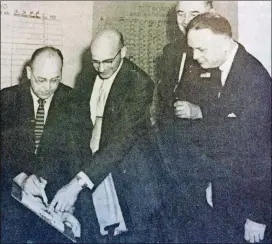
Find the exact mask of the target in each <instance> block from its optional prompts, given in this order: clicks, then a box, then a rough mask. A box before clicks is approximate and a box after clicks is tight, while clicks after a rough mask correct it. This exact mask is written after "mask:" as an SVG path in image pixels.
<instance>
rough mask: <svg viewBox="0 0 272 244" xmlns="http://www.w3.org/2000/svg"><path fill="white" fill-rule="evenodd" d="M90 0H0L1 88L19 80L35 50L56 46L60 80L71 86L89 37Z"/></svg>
mask: <svg viewBox="0 0 272 244" xmlns="http://www.w3.org/2000/svg"><path fill="white" fill-rule="evenodd" d="M92 11H93V2H91V1H71V2H70V1H1V89H3V88H5V87H9V86H13V85H16V84H18V83H20V80H21V78H22V76H23V73H24V70H25V64H26V62H27V61H28V60H29V59H30V57H31V55H32V53H33V52H34V50H35V49H37V48H40V47H42V46H46V45H49V46H54V47H56V48H59V49H60V50H61V51H62V53H63V56H64V67H63V79H62V80H63V83H65V84H67V85H69V86H71V87H72V86H73V85H74V81H75V77H76V75H77V73H78V72H79V71H80V66H81V57H80V56H81V53H82V51H83V50H84V48H85V47H86V46H87V45H88V44H89V43H90V41H91V38H92Z"/></svg>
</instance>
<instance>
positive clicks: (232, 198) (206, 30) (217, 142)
mask: <svg viewBox="0 0 272 244" xmlns="http://www.w3.org/2000/svg"><path fill="white" fill-rule="evenodd" d="M187 38H188V45H189V46H190V47H191V48H192V49H193V57H194V59H195V60H197V61H198V63H199V64H200V65H201V67H202V68H204V69H207V71H206V72H205V73H202V74H201V75H200V78H199V80H200V82H202V84H203V85H202V91H200V94H201V96H202V98H201V99H202V100H201V101H200V102H199V104H193V103H190V102H187V108H185V109H183V110H180V111H178V114H179V115H183V116H185V117H188V118H190V117H192V116H193V117H195V118H198V119H200V120H202V121H203V124H202V126H201V127H199V131H198V133H199V135H200V138H202V139H201V142H202V143H201V145H202V150H203V153H205V154H206V156H208V157H209V158H210V159H211V160H212V161H211V162H212V163H213V164H214V167H213V170H214V175H213V177H212V186H213V197H212V200H213V208H214V212H215V214H214V215H213V218H218V220H219V224H217V226H216V227H215V228H214V229H210V230H209V231H210V234H211V235H210V238H212V239H209V240H208V241H217V242H231V243H234V242H238V243H241V242H243V239H245V240H246V241H250V242H251V243H254V242H259V241H261V240H264V242H267V241H269V239H270V238H271V77H270V76H269V74H268V72H267V71H266V70H265V68H264V67H263V65H262V64H261V63H260V62H259V61H258V60H257V59H256V58H254V57H253V56H252V55H251V54H249V53H248V52H247V51H246V50H245V48H244V47H243V46H242V45H241V44H239V43H237V42H236V41H235V40H233V38H232V31H231V27H230V24H229V22H228V21H227V20H226V19H225V18H223V17H222V16H220V15H218V14H213V13H206V14H201V15H199V16H197V17H195V18H194V19H193V20H192V21H191V22H190V23H189V25H188V37H187ZM218 227H219V228H218ZM220 228H221V230H219V229H220ZM218 230H219V231H221V232H219V233H220V234H218V233H217V232H216V231H218ZM213 238H214V239H213ZM245 240H244V241H245Z"/></svg>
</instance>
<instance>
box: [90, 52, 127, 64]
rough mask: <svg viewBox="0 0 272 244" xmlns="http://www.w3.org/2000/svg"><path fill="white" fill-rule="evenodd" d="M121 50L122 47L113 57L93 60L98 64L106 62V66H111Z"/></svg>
mask: <svg viewBox="0 0 272 244" xmlns="http://www.w3.org/2000/svg"><path fill="white" fill-rule="evenodd" d="M121 50H122V48H121V49H120V50H119V51H118V52H117V53H116V55H115V56H114V57H113V58H110V59H106V60H103V61H98V60H95V59H93V60H92V62H93V64H94V65H96V66H100V64H104V65H105V66H110V65H112V63H113V62H114V60H115V59H116V57H117V55H118V54H119V53H120V52H121Z"/></svg>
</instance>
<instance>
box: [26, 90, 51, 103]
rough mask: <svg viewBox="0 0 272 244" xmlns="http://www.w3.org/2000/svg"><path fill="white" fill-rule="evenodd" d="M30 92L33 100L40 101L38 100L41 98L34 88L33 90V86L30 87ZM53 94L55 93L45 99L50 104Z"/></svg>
mask: <svg viewBox="0 0 272 244" xmlns="http://www.w3.org/2000/svg"><path fill="white" fill-rule="evenodd" d="M30 93H31V96H32V99H33V101H36V102H38V100H39V99H40V98H39V97H37V95H36V94H35V93H34V92H33V90H32V88H31V87H30ZM53 96H54V93H53V94H52V95H51V96H50V97H48V98H46V99H44V101H46V102H47V103H48V104H50V103H51V100H52V98H53Z"/></svg>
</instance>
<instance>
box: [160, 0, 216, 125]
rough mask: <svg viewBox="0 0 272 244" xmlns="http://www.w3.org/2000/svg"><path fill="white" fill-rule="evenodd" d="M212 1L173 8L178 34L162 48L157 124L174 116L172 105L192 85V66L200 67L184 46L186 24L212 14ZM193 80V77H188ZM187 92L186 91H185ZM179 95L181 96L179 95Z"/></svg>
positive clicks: (185, 93) (186, 2) (185, 41)
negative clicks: (195, 18)
mask: <svg viewBox="0 0 272 244" xmlns="http://www.w3.org/2000/svg"><path fill="white" fill-rule="evenodd" d="M213 11H214V8H213V1H178V2H177V6H176V15H177V25H178V28H179V31H180V32H179V33H178V35H177V36H176V40H175V41H174V42H171V43H169V44H167V45H166V46H165V47H164V49H163V55H162V59H161V63H160V72H161V76H160V83H159V88H158V95H159V98H158V99H159V106H160V110H161V111H160V113H159V122H160V121H161V120H162V118H165V117H166V116H167V115H168V116H172V115H173V102H175V101H176V100H178V99H179V98H180V97H181V96H186V95H187V93H188V91H186V90H185V89H186V88H187V86H188V85H189V84H187V83H188V82H191V79H188V75H190V76H192V75H193V74H191V72H192V70H193V71H196V70H195V69H192V67H195V66H196V67H199V65H198V64H197V62H196V61H194V60H193V57H192V51H191V49H190V48H189V47H188V45H187V39H186V33H187V25H188V23H189V22H190V20H191V19H192V18H194V17H195V16H197V15H198V14H201V13H205V12H213ZM190 78H193V77H190ZM187 89H188V88H187ZM181 93H182V94H181Z"/></svg>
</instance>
